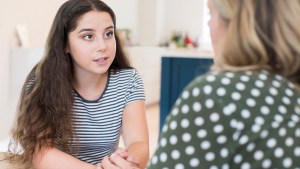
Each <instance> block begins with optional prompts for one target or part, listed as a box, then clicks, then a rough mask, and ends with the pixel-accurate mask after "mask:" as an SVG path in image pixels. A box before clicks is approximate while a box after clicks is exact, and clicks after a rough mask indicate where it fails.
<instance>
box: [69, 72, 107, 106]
mask: <svg viewBox="0 0 300 169" xmlns="http://www.w3.org/2000/svg"><path fill="white" fill-rule="evenodd" d="M107 80H108V72H106V73H104V74H102V75H84V76H83V75H77V76H76V75H75V79H74V81H73V86H74V89H75V90H76V91H77V92H78V93H79V94H80V95H81V97H83V98H84V99H86V100H96V99H98V98H99V97H100V96H101V95H102V93H103V92H104V90H105V87H106V84H107Z"/></svg>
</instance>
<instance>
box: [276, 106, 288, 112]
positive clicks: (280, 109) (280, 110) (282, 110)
mask: <svg viewBox="0 0 300 169" xmlns="http://www.w3.org/2000/svg"><path fill="white" fill-rule="evenodd" d="M278 110H279V112H280V113H282V114H286V113H287V110H286V107H284V106H282V105H280V106H279V107H278Z"/></svg>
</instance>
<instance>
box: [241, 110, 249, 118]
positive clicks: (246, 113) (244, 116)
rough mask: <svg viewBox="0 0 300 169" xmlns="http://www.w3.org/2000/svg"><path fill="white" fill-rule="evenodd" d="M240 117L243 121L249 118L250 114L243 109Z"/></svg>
mask: <svg viewBox="0 0 300 169" xmlns="http://www.w3.org/2000/svg"><path fill="white" fill-rule="evenodd" d="M241 115H242V117H243V118H244V119H248V118H249V117H250V116H251V113H250V111H249V110H247V109H243V110H242V111H241Z"/></svg>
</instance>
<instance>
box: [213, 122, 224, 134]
mask: <svg viewBox="0 0 300 169" xmlns="http://www.w3.org/2000/svg"><path fill="white" fill-rule="evenodd" d="M223 130H224V127H223V126H222V125H221V124H218V125H216V126H215V127H214V128H213V131H214V132H215V133H221V132H222V131H223Z"/></svg>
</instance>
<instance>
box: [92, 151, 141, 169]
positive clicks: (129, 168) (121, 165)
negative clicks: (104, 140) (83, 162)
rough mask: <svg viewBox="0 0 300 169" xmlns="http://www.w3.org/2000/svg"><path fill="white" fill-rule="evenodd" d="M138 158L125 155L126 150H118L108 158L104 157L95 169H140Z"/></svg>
mask: <svg viewBox="0 0 300 169" xmlns="http://www.w3.org/2000/svg"><path fill="white" fill-rule="evenodd" d="M139 166H140V162H139V160H138V158H136V157H134V156H130V155H128V154H127V150H126V149H118V150H117V151H116V152H114V153H113V154H112V155H111V156H110V157H104V158H103V160H102V162H101V164H100V167H102V168H100V167H98V168H97V169H140V167H139Z"/></svg>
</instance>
